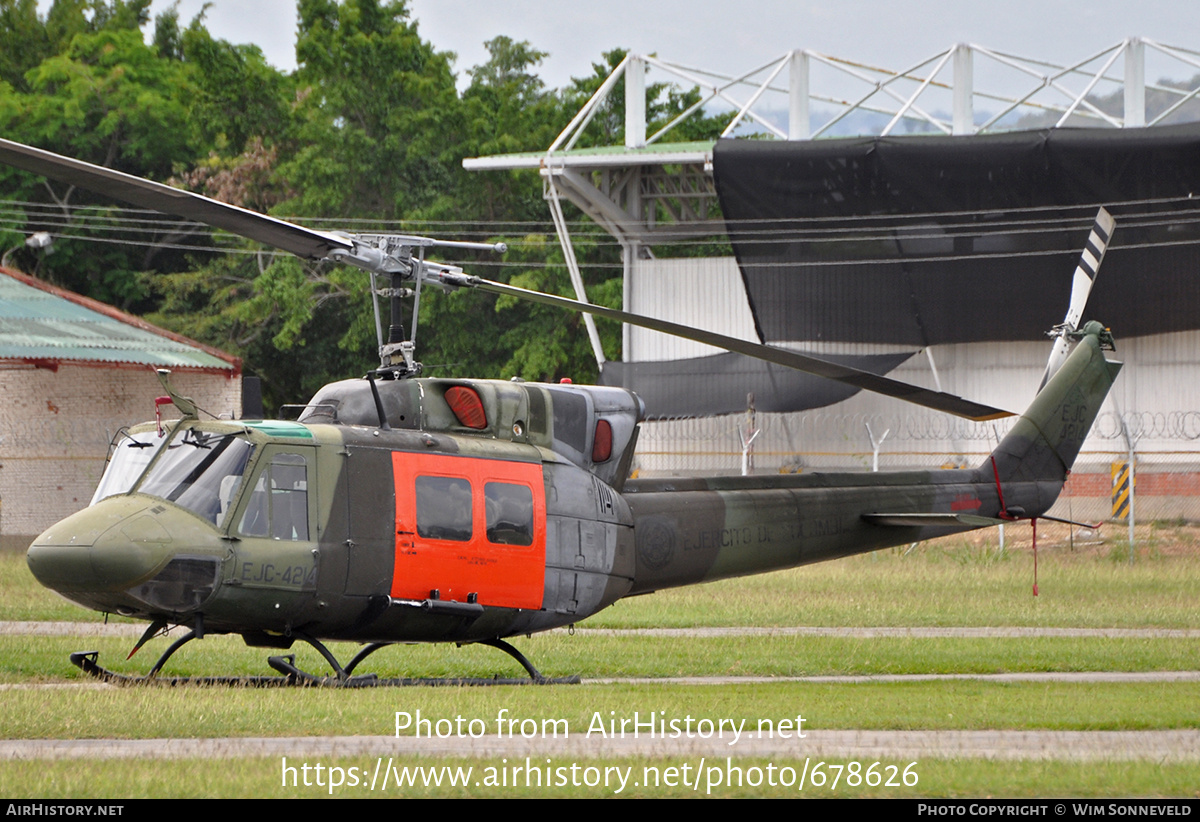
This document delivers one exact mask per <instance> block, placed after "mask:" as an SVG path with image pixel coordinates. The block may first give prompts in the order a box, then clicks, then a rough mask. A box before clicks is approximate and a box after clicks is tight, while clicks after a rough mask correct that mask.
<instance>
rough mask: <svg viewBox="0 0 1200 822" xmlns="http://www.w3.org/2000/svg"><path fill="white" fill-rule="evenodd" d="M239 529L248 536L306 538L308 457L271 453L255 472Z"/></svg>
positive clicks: (283, 538)
mask: <svg viewBox="0 0 1200 822" xmlns="http://www.w3.org/2000/svg"><path fill="white" fill-rule="evenodd" d="M238 531H239V532H240V533H241V534H243V535H245V536H248V537H268V538H271V539H279V540H293V541H301V542H303V541H307V540H308V459H307V458H306V457H305V456H304V455H303V454H293V453H280V454H272V455H271V461H270V462H269V463H267V464H266V465H265V466H264V467H263V468H262V470H261V471H259V473H258V477H257V478H256V479H255V481H254V487H253V490H252V491H251V492H250V500H249V502H247V504H246V510H245V513H243V514H242V520H241V523H240V524H239V525H238Z"/></svg>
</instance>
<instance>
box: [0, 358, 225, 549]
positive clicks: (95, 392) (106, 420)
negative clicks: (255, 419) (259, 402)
mask: <svg viewBox="0 0 1200 822" xmlns="http://www.w3.org/2000/svg"><path fill="white" fill-rule="evenodd" d="M171 381H172V383H173V384H174V385H175V387H176V390H178V391H179V393H180V394H182V395H184V396H189V397H192V398H193V399H195V401H196V404H197V405H198V406H200V407H201V408H203V409H204V410H206V411H210V412H212V413H213V414H216V415H218V416H225V417H233V418H236V417H238V416H240V415H241V379H240V375H239V376H238V377H233V376H226V375H224V374H211V373H202V372H188V371H184V370H182V369H176V370H175V371H174V373H173V374H172V377H171ZM162 393H163V391H162V386H161V385H159V382H158V379H157V377H156V376H155V374H154V371H153V369H151V368H149V367H148V366H138V367H134V366H95V367H93V366H79V365H61V366H60V367H59V368H58V370H57V371H51V370H48V369H41V368H30V369H14V370H0V535H2V536H3V537H4V539H5V542H6V543H9V544H11V543H12V542H14V541H16V540H17V537H18V536H28V537H31V538H32V537H33V536H36V535H37V534H39V533H41V532H42V531H44V530H45V529H46V528H48V527H49V526H50V525H52V524H54V523H55V522H57V521H58V520H60V519H62V518H63V517H65V516H67V515H68V514H71V513H74V512H75V511H78V510H80V509H81V508H83V507H84V506H86V505H87V503H88V501H89V500H90V499H91V496H92V492H93V491H94V490H95V488H96V483H97V482H99V480H100V474H101V472H102V471H103V470H104V458H105V455H106V454H107V451H108V443H109V441H110V440H111V439H112V437H113V436H114V435H115V434H116V432H117V431H118V430H119V429H120V428H121V427H123V426H128V425H136V424H137V423H139V422H145V421H146V420H151V419H153V418H154V398H155V397H158V396H161V395H162ZM163 412H164V416H165V417H168V418H170V417H172V416H178V414H177V413H176V412H175V409H174V407H172V406H164V408H163Z"/></svg>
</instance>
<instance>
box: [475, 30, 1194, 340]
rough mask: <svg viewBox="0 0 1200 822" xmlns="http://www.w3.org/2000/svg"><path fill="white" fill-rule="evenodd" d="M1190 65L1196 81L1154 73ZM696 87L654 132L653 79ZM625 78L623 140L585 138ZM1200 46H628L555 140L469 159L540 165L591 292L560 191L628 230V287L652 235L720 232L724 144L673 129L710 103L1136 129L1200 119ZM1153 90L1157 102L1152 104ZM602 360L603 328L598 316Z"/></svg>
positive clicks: (974, 126) (871, 117)
mask: <svg viewBox="0 0 1200 822" xmlns="http://www.w3.org/2000/svg"><path fill="white" fill-rule="evenodd" d="M1148 65H1149V66H1151V68H1152V70H1154V71H1157V72H1159V73H1160V75H1161V76H1170V75H1171V74H1178V73H1179V72H1180V71H1183V72H1186V73H1187V74H1188V75H1191V76H1193V77H1194V79H1193V80H1192V81H1189V82H1183V83H1171V82H1168V81H1160V82H1157V83H1147V82H1146V73H1147V66H1148ZM648 78H653V79H655V80H656V81H658V80H659V78H662V80H664V81H665V82H671V83H676V84H681V85H683V86H685V87H686V86H690V87H695V88H697V89H699V90H700V91H701V99H700V100H698V101H697V102H696V103H694V104H693V105H691V106H690V107H689V108H687V109H686V110H685V111H683V112H681V113H680V114H679V115H678V116H677V117H675V118H674V119H673V120H671V121H670V122H668V123H665V124H662V125H661V126H658V127H656V130H654V131H653V132H652V133H649V131H648V121H647V89H648V88H653V87H654V86H648V85H647V79H648ZM622 80H623V81H624V83H623V85H624V98H625V99H624V120H625V135H624V137H625V139H624V145H622V146H586V147H585V146H581V145H580V142H581V139H582V138H583V136H584V133H585V130H586V129H587V127H588V125H589V123H591V122H592V120H593V118H594V117H595V116H596V114H597V113H599V112H601V111H602V110H605V109H606V107H610V106H612V105H613V102H612V101H610V98H611V97H612V96H613V95H614V94H615V93H616V90H617V88H618V85H619V83H620V81H622ZM1198 96H1200V52H1197V51H1194V50H1191V49H1185V48H1179V47H1174V46H1167V45H1163V44H1161V43H1157V42H1154V41H1151V40H1148V39H1144V38H1138V37H1131V38H1129V39H1126V40H1124V41H1122V42H1120V43H1117V44H1116V45H1113V46H1110V47H1108V48H1106V49H1103V50H1101V51H1099V52H1096V53H1094V54H1092V55H1090V56H1088V57H1087V58H1085V59H1083V60H1079V61H1076V62H1074V63H1070V64H1058V63H1054V62H1051V61H1047V60H1036V59H1029V58H1025V57H1019V56H1016V55H1012V54H1008V53H1005V52H1001V51H997V50H994V49H989V48H986V47H984V46H979V45H971V44H956V45H953V46H950V47H949V48H947V49H945V50H944V51H941V52H939V53H937V54H935V55H932V56H931V57H928V58H926V59H924V60H921V61H919V62H917V63H915V64H914V65H912V66H910V67H908V68H906V69H904V70H902V71H892V70H888V69H884V68H879V67H877V66H872V65H868V64H865V63H862V62H858V61H853V60H848V59H844V58H839V57H832V56H828V55H825V54H821V53H818V52H815V51H809V50H796V51H791V52H789V53H787V54H784V55H782V56H780V57H778V58H775V59H773V60H770V61H768V62H766V63H763V64H761V65H758V66H755V67H753V68H751V69H749V70H747V71H745V72H743V73H741V74H736V75H725V74H720V73H717V72H713V71H709V70H706V69H702V68H693V67H689V66H685V65H682V64H679V63H674V62H671V61H668V60H663V59H660V58H658V57H653V56H647V55H638V54H629V55H626V57H625V58H624V59H623V60H622V61H621V62H620V64H619V65H617V67H616V68H615V69H614V70H613V71H612V73H611V74H610V75H609V76H608V77H607V78H606V79H605V81H604V82H603V83H602V84H601V86H600V88H599V89H598V90H597V91H596V93H595V94H594V95H593V96H592V98H591V99H590V100H588V102H587V103H586V104H585V105H584V106H583V107H582V108H581V109H580V110H579V112H578V113H577V114H576V115H575V117H574V118H572V120H571V122H570V123H569V124H568V125H567V127H566V128H565V129H564V130H563V132H562V133H561V134H560V135H559V136H558V138H557V139H556V140H555V141H554V143H553V144H552V145H550V146H549V148H547V149H546V151H544V152H534V153H529V154H512V155H500V156H493V157H477V158H468V159H466V160H464V161H463V166H464V167H465V168H467V169H473V170H488V169H510V170H511V169H523V168H524V169H538V170H540V173H541V175H542V180H543V184H544V193H545V197H546V199H547V201H548V202H549V204H550V210H551V213H552V215H553V217H554V222H555V226H556V229H557V232H558V237H559V241H560V242H561V243H562V246H563V249H564V251H565V253H566V259H567V261H568V267H569V268H570V270H571V277H572V281H573V283H574V286H575V290H576V294H577V296H578V298H579V299H580V300H586V299H587V295H586V294H585V293H584V289H583V280H582V276H581V275H580V272H579V270H578V265H577V263H576V262H575V256H574V253H573V250H572V247H571V239H570V235H569V234H568V232H567V224H566V220H565V219H564V218H563V212H562V202H561V201H562V200H563V199H566V200H568V201H570V202H571V203H573V204H574V205H576V206H577V207H578V208H579V209H580V210H582V211H583V212H584V213H585V214H587V215H588V216H589V217H590V218H591V219H593V220H595V221H596V222H597V223H598V224H600V225H601V226H603V227H604V228H605V230H606V231H608V232H609V233H610V234H612V236H613V237H614V238H615V239H617V240H618V242H620V244H621V246H622V248H623V253H624V269H625V277H626V294H628V293H629V290H630V289H629V287H628V286H629V277H630V274H631V272H632V270H633V267H634V263H635V262H636V261H637V260H639V259H647V258H650V257H652V256H653V252H652V250H651V249H652V247H653V246H656V245H665V244H669V243H673V242H680V241H684V240H688V239H696V238H702V237H713V236H723V234H724V227H723V224H722V222H721V219H720V212H719V207H718V205H717V197H716V191H715V188H714V186H713V177H712V152H713V146H714V145H715V143H714V142H712V141H705V142H674V143H673V142H670V137H671V134H672V131H673V130H674V129H675V128H676V126H678V125H679V124H680V123H681V122H683V121H684V120H686V119H687V118H689V117H691V116H693V115H694V114H697V113H698V112H701V111H702V110H703V111H704V112H705V113H709V114H711V113H714V112H719V111H727V112H728V113H729V115H730V119H729V123H728V125H727V127H726V128H725V130H724V131H723V132H722V134H721V136H722V137H738V136H750V135H754V136H756V137H760V138H762V137H765V138H768V139H770V138H774V139H780V140H813V139H818V138H822V137H832V136H846V135H851V134H853V135H863V134H877V135H881V136H885V135H889V134H898V133H938V134H961V135H968V134H984V133H993V132H998V131H1009V130H1013V129H1021V128H1045V127H1048V126H1049V127H1059V126H1067V125H1070V126H1093V127H1103V128H1127V127H1141V126H1153V125H1157V124H1160V123H1168V122H1174V121H1177V120H1179V119H1195V116H1193V115H1192V114H1191V112H1189V111H1188V110H1187V109H1186V108H1185V107H1186V106H1187V104H1188V103H1189V102H1191V101H1194V100H1196V99H1197V97H1198ZM1151 101H1153V103H1154V105H1153V106H1151V105H1149V104H1150V102H1151ZM587 319H588V328H589V334H590V336H591V340H592V346H593V349H594V351H595V354H596V358H597V362H599V363H603V362H604V354H603V352H602V350H601V348H600V343H599V336H598V335H597V334H596V332H595V329H594V327H593V326H592V325H591V318H590V317H588V318H587Z"/></svg>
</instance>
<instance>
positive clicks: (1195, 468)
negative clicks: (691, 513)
mask: <svg viewBox="0 0 1200 822" xmlns="http://www.w3.org/2000/svg"><path fill="white" fill-rule="evenodd" d="M755 423H756V427H757V429H758V430H759V431H760V433H759V435H758V436H757V437H756V438H755V439H754V442H753V443H752V445H751V453H750V460H749V462H750V464H751V466H752V472H753V473H755V474H772V473H797V472H808V471H863V472H867V471H870V470H872V466H873V465H876V464H877V465H878V469H879V470H912V469H916V470H937V469H946V468H964V467H971V466H975V465H979V464H981V463H982V462H983V460H984V459H985V458H986V457H987V455H988V454H989V453H990V452H991V451H992V449H993V448H995V446H996V444H997V442H998V441H999V439H1000V438H1003V437H1004V435H1005V434H1006V433H1008V430H1009V429H1010V428H1011V427H1012V425H1013V423H1014V420H1013V419H1009V420H1002V421H997V422H995V423H978V422H971V421H969V420H961V419H957V418H952V417H947V416H945V415H926V414H922V413H920V412H914V413H907V414H906V413H896V414H846V413H831V412H823V411H814V412H806V413H804V414H802V415H800V414H766V413H759V414H758V415H757V417H756V421H755ZM745 431H746V420H745V418H744V417H743V416H729V417H691V418H680V419H667V420H657V421H651V422H647V423H644V424H643V426H642V432H641V435H640V437H639V440H638V446H637V457H636V460H635V463H634V466H635V470H636V471H637V474H638V476H647V477H650V476H664V475H696V476H699V475H705V474H717V473H719V474H736V473H738V472H739V471H740V468H741V465H742V459H743V447H742V442H743V441H744V440H745V439H746V437H745ZM1123 466H1128V468H1123ZM1122 471H1124V472H1125V474H1128V475H1129V476H1126V477H1125V478H1124V480H1122V479H1121V478H1122V476H1123V474H1122ZM1122 481H1123V482H1124V483H1125V484H1126V485H1127V486H1128V488H1127V492H1126V493H1125V495H1124V496H1125V497H1126V499H1125V500H1124V501H1123V504H1122V505H1120V506H1118V505H1117V503H1118V502H1121V500H1120V499H1119V497H1120V493H1119V492H1120V483H1121V482H1122ZM1052 513H1053V514H1054V515H1055V516H1061V517H1069V518H1073V519H1085V520H1094V521H1100V520H1106V521H1110V522H1112V521H1118V520H1120V521H1126V520H1127V519H1128V518H1130V517H1131V516H1135V517H1136V520H1137V521H1142V522H1149V521H1173V522H1200V411H1182V410H1181V411H1172V412H1126V413H1120V414H1118V413H1115V412H1111V411H1109V412H1104V413H1102V414H1101V415H1100V416H1099V417H1098V418H1097V420H1096V424H1095V426H1094V427H1093V429H1092V432H1091V435H1090V436H1089V437H1088V439H1087V440H1086V441H1085V443H1084V447H1083V451H1082V452H1081V453H1080V455H1079V458H1078V460H1077V461H1076V463H1075V467H1074V469H1073V471H1072V474H1071V476H1070V478H1069V480H1068V482H1067V486H1066V488H1065V489H1064V492H1063V494H1062V496H1061V497H1060V499H1059V502H1058V504H1057V505H1056V506H1055V508H1054V509H1052Z"/></svg>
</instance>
